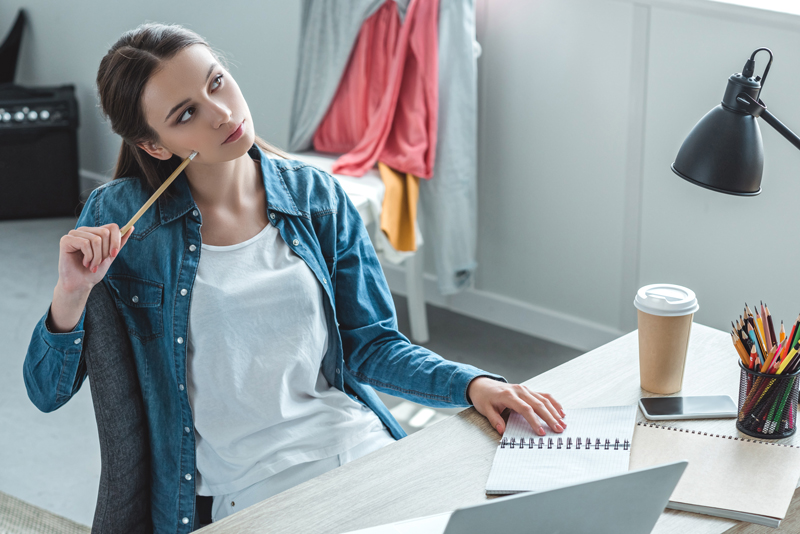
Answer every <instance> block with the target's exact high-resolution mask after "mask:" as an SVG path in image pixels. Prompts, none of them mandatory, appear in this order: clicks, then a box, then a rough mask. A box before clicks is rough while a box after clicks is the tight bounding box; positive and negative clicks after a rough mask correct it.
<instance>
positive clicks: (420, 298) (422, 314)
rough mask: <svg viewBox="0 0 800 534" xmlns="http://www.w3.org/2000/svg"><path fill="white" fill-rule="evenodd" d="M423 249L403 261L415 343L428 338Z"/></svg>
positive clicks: (420, 248) (412, 334)
mask: <svg viewBox="0 0 800 534" xmlns="http://www.w3.org/2000/svg"><path fill="white" fill-rule="evenodd" d="M422 249H423V247H418V248H417V252H416V254H414V255H413V256H411V257H410V258H408V259H407V260H405V262H403V263H404V264H405V269H406V293H407V295H408V319H409V321H410V322H411V340H412V341H413V342H415V343H426V342H427V341H428V339H429V337H428V313H427V311H426V310H425V291H424V286H423V283H424V279H423V266H424V265H425V262H424V258H423V255H422Z"/></svg>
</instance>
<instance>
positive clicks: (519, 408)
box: [509, 398, 561, 436]
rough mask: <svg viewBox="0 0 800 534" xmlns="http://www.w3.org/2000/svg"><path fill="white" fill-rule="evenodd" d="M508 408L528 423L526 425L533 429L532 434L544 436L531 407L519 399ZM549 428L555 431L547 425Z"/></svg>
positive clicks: (540, 424) (539, 422)
mask: <svg viewBox="0 0 800 534" xmlns="http://www.w3.org/2000/svg"><path fill="white" fill-rule="evenodd" d="M509 407H510V408H511V409H512V410H514V411H515V412H517V413H518V414H520V415H521V416H522V417H524V418H525V420H526V421H527V422H528V424H529V425H531V428H532V429H533V432H534V433H535V434H538V435H540V436H544V434H545V430H544V428H542V423H541V421H540V420H539V417H537V414H536V411H535V410H534V408H533V407H531V405H530V404H528V403H527V402H525V401H523V400H522V399H520V398H517V399H516V402H515V403H513V404H512V405H511V406H509ZM554 424H555V423H554ZM548 425H549V423H548ZM549 426H550V428H552V429H553V430H556V429H555V428H554V427H553V425H549ZM559 428H561V427H559ZM556 432H559V430H556Z"/></svg>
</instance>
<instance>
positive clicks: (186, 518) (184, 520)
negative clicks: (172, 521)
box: [181, 517, 189, 525]
mask: <svg viewBox="0 0 800 534" xmlns="http://www.w3.org/2000/svg"><path fill="white" fill-rule="evenodd" d="M181 523H183V524H184V525H186V524H187V523H189V518H188V517H184V518H183V519H181Z"/></svg>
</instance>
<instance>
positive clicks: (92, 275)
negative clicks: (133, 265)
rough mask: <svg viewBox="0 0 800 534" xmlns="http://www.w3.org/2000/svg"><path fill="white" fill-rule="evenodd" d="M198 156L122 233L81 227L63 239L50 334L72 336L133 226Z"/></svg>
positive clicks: (111, 226)
mask: <svg viewBox="0 0 800 534" xmlns="http://www.w3.org/2000/svg"><path fill="white" fill-rule="evenodd" d="M195 156H197V152H196V151H195V152H192V153H191V154H190V155H189V156H188V157H187V158H186V159H184V160H183V161H182V162H181V164H180V165H178V168H176V169H175V170H174V171H173V172H172V174H171V175H170V176H169V178H167V179H166V180H164V183H163V184H161V187H159V188H158V189H157V190H156V191H155V193H153V195H152V196H151V197H150V198H149V199H148V200H147V202H145V203H144V205H143V206H142V207H141V208H140V209H139V211H137V212H136V214H135V215H134V216H133V217H131V219H130V220H129V221H128V223H127V224H126V225H125V226H124V227H122V229H121V230H120V228H119V226H117V225H116V224H106V225H104V226H100V227H96V228H89V227H85V226H82V227H80V228H76V229H75V230H71V231H70V232H69V233H68V234H67V235H65V236H64V237H62V238H61V245H60V252H59V256H58V283H56V288H55V290H54V291H53V303H52V304H51V305H50V313H49V314H48V317H47V327H48V328H50V329H51V331H54V332H70V331H72V329H73V328H75V325H76V324H78V321H79V320H80V318H81V315H82V314H83V309H84V307H85V306H86V301H87V300H89V293H91V291H92V288H93V287H94V286H95V285H96V284H97V283H98V282H100V280H102V279H103V277H104V276H105V275H106V273H107V272H108V268H109V267H110V266H111V263H112V262H113V261H114V258H116V257H117V254H119V252H120V250H122V247H124V246H125V243H127V242H128V239H129V238H130V236H131V234H132V233H133V225H134V224H135V223H136V221H138V220H139V217H141V216H142V215H143V214H144V212H146V211H147V210H148V209H149V208H150V206H152V205H153V203H154V202H155V201H156V199H158V197H159V196H161V193H163V192H164V191H165V190H166V189H167V187H169V184H171V183H172V181H173V180H175V178H176V177H177V176H178V175H179V174H180V173H181V171H182V170H183V169H185V168H186V166H187V165H189V162H190V161H192V160H193V159H194V158H195Z"/></svg>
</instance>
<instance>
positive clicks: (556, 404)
mask: <svg viewBox="0 0 800 534" xmlns="http://www.w3.org/2000/svg"><path fill="white" fill-rule="evenodd" d="M539 395H541V396H542V397H545V398H546V399H547V400H549V401H550V404H552V405H553V406H555V408H556V409H557V410H558V413H559V415H561V417H566V416H567V414H566V412H564V407H563V406H561V404H560V403H559V402H558V401H557V400H556V399H554V398H553V396H552V395H550V394H549V393H539Z"/></svg>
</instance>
